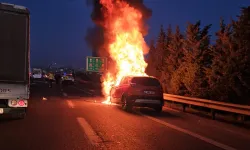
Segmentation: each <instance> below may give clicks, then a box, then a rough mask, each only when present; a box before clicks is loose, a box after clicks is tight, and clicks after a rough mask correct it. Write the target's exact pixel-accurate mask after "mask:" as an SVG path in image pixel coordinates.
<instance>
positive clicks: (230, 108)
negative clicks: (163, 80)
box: [164, 94, 250, 120]
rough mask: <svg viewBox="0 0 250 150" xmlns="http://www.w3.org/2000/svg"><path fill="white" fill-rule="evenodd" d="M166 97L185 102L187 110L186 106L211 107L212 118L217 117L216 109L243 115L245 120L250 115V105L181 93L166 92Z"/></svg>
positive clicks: (167, 99) (184, 105) (169, 99)
mask: <svg viewBox="0 0 250 150" xmlns="http://www.w3.org/2000/svg"><path fill="white" fill-rule="evenodd" d="M164 99H165V100H166V101H172V102H177V103H181V104H183V111H185V108H186V106H188V105H193V106H200V107H205V108H210V109H211V113H212V118H213V119H215V111H216V110H220V111H225V112H231V113H235V114H239V115H241V120H244V116H245V115H246V116H250V106H244V105H238V104H230V103H224V102H216V101H212V100H206V99H200V98H191V97H185V96H179V95H171V94H164Z"/></svg>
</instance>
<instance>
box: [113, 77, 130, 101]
mask: <svg viewBox="0 0 250 150" xmlns="http://www.w3.org/2000/svg"><path fill="white" fill-rule="evenodd" d="M125 82H126V78H122V80H121V82H120V84H119V85H118V86H115V87H113V88H112V90H111V93H110V94H111V97H112V101H113V102H119V101H120V99H121V96H122V93H123V92H122V91H123V86H124V83H125Z"/></svg>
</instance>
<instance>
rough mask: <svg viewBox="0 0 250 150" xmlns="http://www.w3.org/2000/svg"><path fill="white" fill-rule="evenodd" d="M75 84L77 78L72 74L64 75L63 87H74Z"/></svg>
mask: <svg viewBox="0 0 250 150" xmlns="http://www.w3.org/2000/svg"><path fill="white" fill-rule="evenodd" d="M74 83H75V78H74V77H73V76H72V74H71V73H70V74H64V75H63V76H62V84H63V85H73V84H74Z"/></svg>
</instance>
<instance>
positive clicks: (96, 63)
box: [86, 56, 107, 72]
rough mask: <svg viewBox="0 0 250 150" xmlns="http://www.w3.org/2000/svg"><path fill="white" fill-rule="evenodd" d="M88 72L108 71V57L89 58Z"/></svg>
mask: <svg viewBox="0 0 250 150" xmlns="http://www.w3.org/2000/svg"><path fill="white" fill-rule="evenodd" d="M86 61H87V62H86V64H87V66H86V70H87V71H93V72H103V71H105V70H107V58H106V57H90V56H87V60H86Z"/></svg>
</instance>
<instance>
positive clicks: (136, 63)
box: [101, 0, 148, 103]
mask: <svg viewBox="0 0 250 150" xmlns="http://www.w3.org/2000/svg"><path fill="white" fill-rule="evenodd" d="M101 4H102V5H103V11H104V17H105V22H104V28H105V31H106V32H105V38H106V39H107V40H108V41H109V42H108V44H107V45H108V46H107V47H108V50H109V54H110V56H111V58H112V59H113V60H115V62H116V66H115V67H116V73H113V72H108V73H107V74H106V75H105V76H104V79H103V80H104V82H103V93H104V95H105V96H106V97H107V100H106V101H105V102H104V103H109V93H110V89H111V87H112V85H113V84H114V85H118V84H119V83H120V81H121V79H122V77H123V76H126V75H146V74H145V68H146V67H147V63H146V62H145V60H144V54H145V53H147V50H148V47H147V45H146V42H145V41H144V38H143V34H142V29H141V28H142V27H141V24H142V14H141V12H140V11H138V10H137V9H135V8H133V7H131V6H129V4H127V3H126V2H124V1H118V0H117V1H113V0H101Z"/></svg>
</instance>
